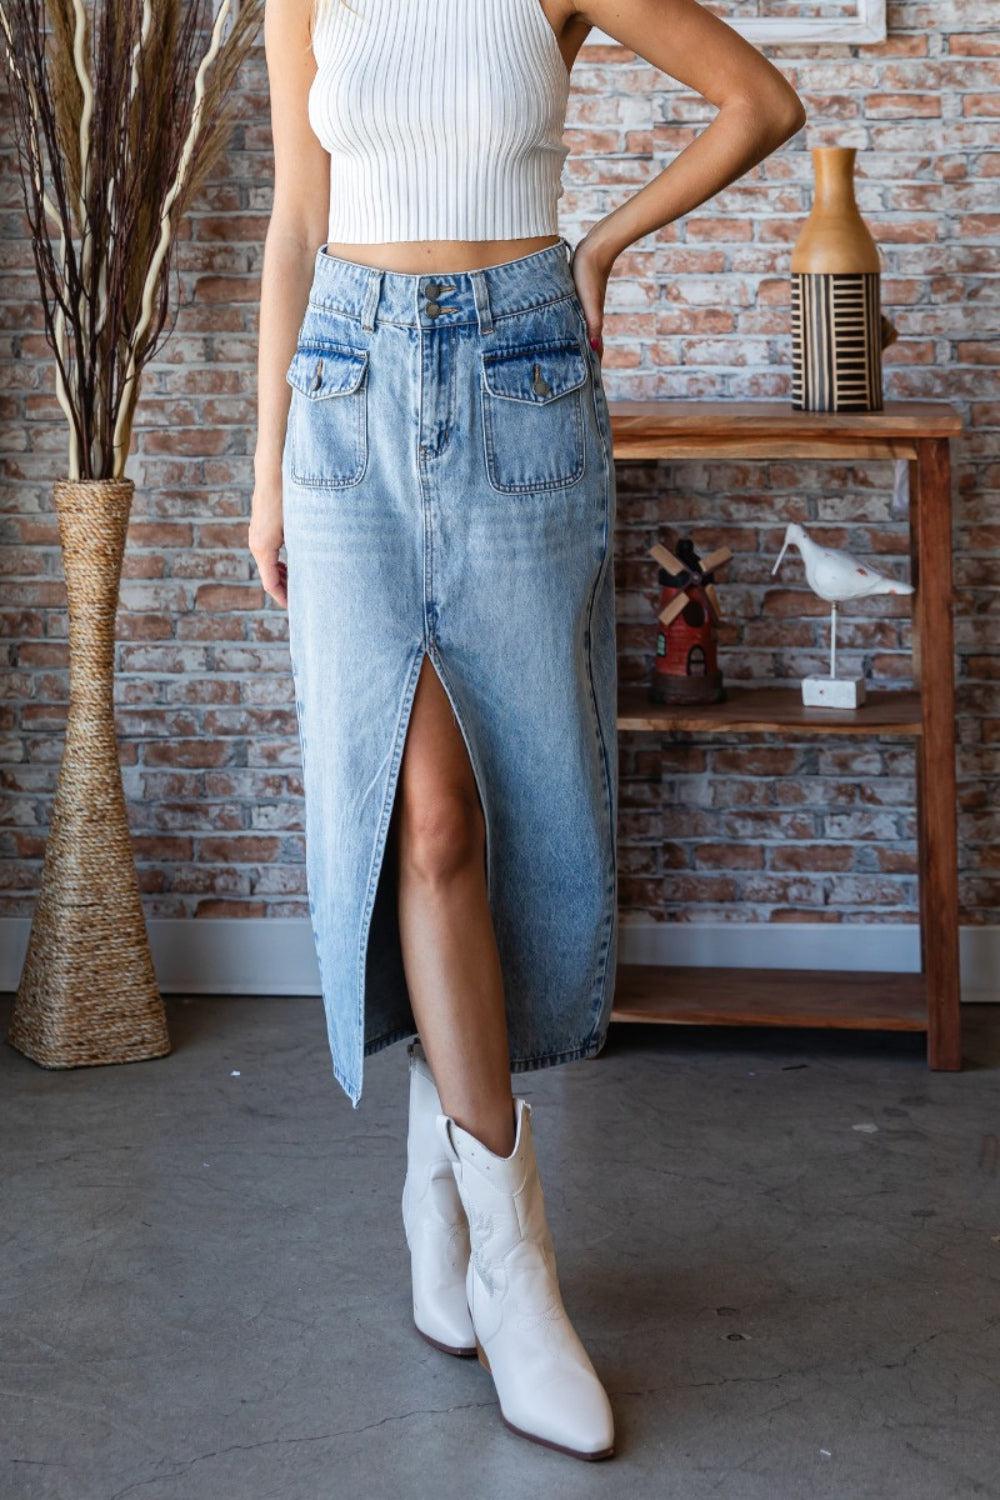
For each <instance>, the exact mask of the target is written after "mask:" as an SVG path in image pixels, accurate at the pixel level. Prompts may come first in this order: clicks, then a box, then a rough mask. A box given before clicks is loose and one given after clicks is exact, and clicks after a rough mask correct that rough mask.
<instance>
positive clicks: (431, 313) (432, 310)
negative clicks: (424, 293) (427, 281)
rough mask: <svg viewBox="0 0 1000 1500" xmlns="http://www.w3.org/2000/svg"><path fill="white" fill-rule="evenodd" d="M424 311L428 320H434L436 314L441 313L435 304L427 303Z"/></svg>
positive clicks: (437, 304) (439, 307)
mask: <svg viewBox="0 0 1000 1500" xmlns="http://www.w3.org/2000/svg"><path fill="white" fill-rule="evenodd" d="M426 311H427V316H428V317H429V318H436V317H437V315H438V313H439V312H440V311H441V306H440V304H439V303H437V302H428V303H427V308H426Z"/></svg>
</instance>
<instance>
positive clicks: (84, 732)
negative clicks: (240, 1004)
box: [7, 479, 170, 1068]
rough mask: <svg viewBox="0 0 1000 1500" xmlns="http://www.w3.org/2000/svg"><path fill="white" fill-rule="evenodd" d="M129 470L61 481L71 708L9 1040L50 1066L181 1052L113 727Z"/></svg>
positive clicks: (130, 484)
mask: <svg viewBox="0 0 1000 1500" xmlns="http://www.w3.org/2000/svg"><path fill="white" fill-rule="evenodd" d="M133 490H134V484H133V482H132V480H130V479H121V480H114V479H90V480H60V481H59V482H58V483H57V484H56V485H55V503H56V510H57V513H58V516H59V535H60V540H61V542H62V555H63V567H64V570H65V575H66V593H67V599H68V610H69V712H68V716H67V721H66V737H65V743H64V747H63V755H62V763H61V765H60V768H59V781H58V785H57V788H56V795H55V801H54V804H53V809H52V821H51V826H50V830H49V837H48V842H47V844H46V849H45V864H44V868H43V871H42V879H41V889H40V891H39V895H38V900H37V903H36V906H35V911H34V916H33V918H32V924H31V934H30V937H29V940H28V951H27V955H26V958H25V962H24V968H23V970H22V973H21V982H20V986H19V988H18V991H17V998H16V1000H15V1002H14V1012H13V1019H12V1022H11V1027H10V1031H9V1032H8V1035H7V1040H8V1042H9V1043H10V1044H11V1046H13V1047H16V1048H17V1050H18V1051H19V1052H23V1053H24V1054H25V1056H26V1057H30V1058H32V1059H33V1060H34V1061H35V1062H37V1063H40V1064H41V1065H42V1066H43V1067H46V1068H78V1067H88V1066H93V1065H95V1064H99V1063H124V1062H136V1061H138V1060H140V1059H142V1058H150V1057H162V1056H163V1055H164V1054H165V1053H167V1052H169V1051H170V1038H169V1036H168V1034H167V1025H166V1017H165V1014H164V1008H163V1001H162V999H161V996H160V992H159V989H158V987H157V983H156V975H155V972H154V969H153V960H152V955H151V953H150V948H149V937H148V934H147V931H146V923H145V918H144V915H143V910H142V902H141V899H140V895H139V883H138V879H137V876H136V869H135V860H134V857H133V850H132V840H131V835H130V833H129V827H128V820H127V816H126V810H125V795H124V790H123V787H122V778H121V769H120V766H119V761H118V744H117V740H116V736H115V726H114V701H113V692H114V639H115V612H116V609H117V605H118V586H119V581H120V578H121V566H122V556H123V553H124V550H125V532H126V528H127V526H128V518H129V511H130V509H131V505H132V494H133Z"/></svg>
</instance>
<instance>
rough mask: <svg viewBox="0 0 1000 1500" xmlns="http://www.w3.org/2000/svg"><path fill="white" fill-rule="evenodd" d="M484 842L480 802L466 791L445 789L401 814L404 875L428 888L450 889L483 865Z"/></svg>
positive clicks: (408, 805)
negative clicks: (454, 883) (451, 885)
mask: <svg viewBox="0 0 1000 1500" xmlns="http://www.w3.org/2000/svg"><path fill="white" fill-rule="evenodd" d="M484 841H485V827H484V824H483V815H482V809H481V808H480V806H479V802H478V798H475V797H470V796H469V794H468V793H467V792H465V791H464V790H462V789H459V788H442V789H441V790H440V791H436V792H434V793H432V794H431V795H428V796H424V797H422V798H421V799H420V801H419V803H416V804H408V803H404V806H403V808H402V810H401V816H400V828H399V853H400V859H401V862H402V865H403V871H404V873H405V874H406V875H407V876H409V877H412V878H414V879H417V880H420V881H422V882H424V883H425V884H427V885H432V886H441V885H447V884H448V883H449V882H450V881H452V880H455V879H456V878H457V877H458V876H460V875H463V874H465V873H467V872H468V870H469V869H471V868H475V867H476V866H477V864H481V862H482V858H483V847H484Z"/></svg>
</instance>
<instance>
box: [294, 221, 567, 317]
mask: <svg viewBox="0 0 1000 1500" xmlns="http://www.w3.org/2000/svg"><path fill="white" fill-rule="evenodd" d="M572 258H573V247H572V246H571V245H570V243H569V241H568V240H567V239H565V238H564V237H563V236H562V235H560V237H559V239H558V241H557V242H556V243H555V244H554V245H546V246H545V248H544V249H542V250H535V251H532V253H531V254H530V255H519V256H518V257H517V258H516V259H515V260H505V261H501V262H500V263H499V264H498V265H493V266H483V267H482V268H481V269H478V270H473V271H451V272H448V273H445V272H443V271H441V272H438V273H436V274H435V273H431V272H427V273H424V272H407V271H386V270H382V269H381V268H379V267H377V266H367V265H364V264H363V263H362V262H361V261H356V260H344V259H343V258H342V257H341V256H339V255H330V254H328V252H327V250H326V247H325V245H321V246H320V247H319V249H318V250H317V251H316V259H315V265H314V270H313V281H312V287H311V288H310V292H309V306H310V307H314V308H317V309H319V310H320V311H329V312H337V313H342V314H343V315H344V316H346V317H349V318H356V319H357V320H358V321H359V322H360V323H361V324H362V325H363V326H364V327H365V328H374V327H375V326H376V324H377V323H380V322H384V323H396V324H401V325H402V326H404V327H420V328H433V327H437V326H439V325H444V326H446V327H452V328H454V327H456V326H459V327H460V326H462V325H465V324H474V323H478V325H479V328H480V331H481V332H484V333H485V332H489V331H490V329H491V328H492V327H493V320H494V318H502V317H505V316H506V315H508V314H510V313H519V312H528V311H529V310H530V309H531V308H534V307H544V306H545V305H546V303H549V302H555V301H557V300H558V299H559V298H561V297H566V296H569V295H571V294H572V293H574V292H575V290H576V283H575V282H574V280H573V274H572V271H571V270H570V263H571V261H572Z"/></svg>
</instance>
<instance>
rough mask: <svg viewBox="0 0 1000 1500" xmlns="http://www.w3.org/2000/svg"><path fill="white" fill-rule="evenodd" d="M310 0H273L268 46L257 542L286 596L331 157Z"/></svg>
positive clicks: (270, 581)
mask: <svg viewBox="0 0 1000 1500" xmlns="http://www.w3.org/2000/svg"><path fill="white" fill-rule="evenodd" d="M309 12H310V3H309V0H267V4H266V6H265V9H264V52H265V56H266V59H267V75H268V81H269V84H270V94H271V131H272V135H273V138H274V201H273V206H272V210H271V218H270V221H269V223H268V227H267V235H266V237H265V240H264V263H263V270H262V274H261V293H260V332H259V349H258V356H257V444H256V448H255V450H254V492H253V506H252V509H251V514H250V536H249V545H250V551H251V552H252V553H253V556H254V561H255V562H256V564H257V568H258V571H259V572H260V578H261V582H262V583H263V585H264V588H265V590H266V591H267V593H269V594H270V595H271V597H272V598H273V599H274V600H275V601H276V602H277V603H278V604H280V605H282V607H284V606H285V605H287V602H288V594H287V587H286V583H287V580H286V572H285V564H284V563H283V562H280V561H279V559H278V553H279V551H280V549H281V546H282V542H283V539H284V530H283V526H282V494H281V454H282V448H283V446H284V439H285V425H286V423H287V420H288V408H289V403H290V398H291V390H290V388H289V385H288V382H287V381H286V380H285V371H286V370H287V369H288V365H289V362H290V360H291V358H292V355H293V353H294V352H295V341H296V338H297V337H298V331H299V328H300V327H301V324H302V317H303V314H304V312H305V307H306V300H307V298H308V296H309V286H310V283H311V281H312V272H313V263H314V261H315V258H316V251H317V250H318V249H319V247H320V245H321V244H322V243H323V241H324V240H325V238H326V230H327V217H328V212H329V202H330V158H329V156H328V155H327V153H326V152H325V151H324V149H323V147H322V146H321V145H320V143H319V141H318V140H317V139H316V136H315V134H314V132H313V130H312V127H311V126H310V124H309V116H308V113H307V99H308V93H309V85H310V84H311V83H312V80H313V78H314V77H315V74H316V62H315V59H314V57H313V54H312V48H311V44H310V36H309Z"/></svg>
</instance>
